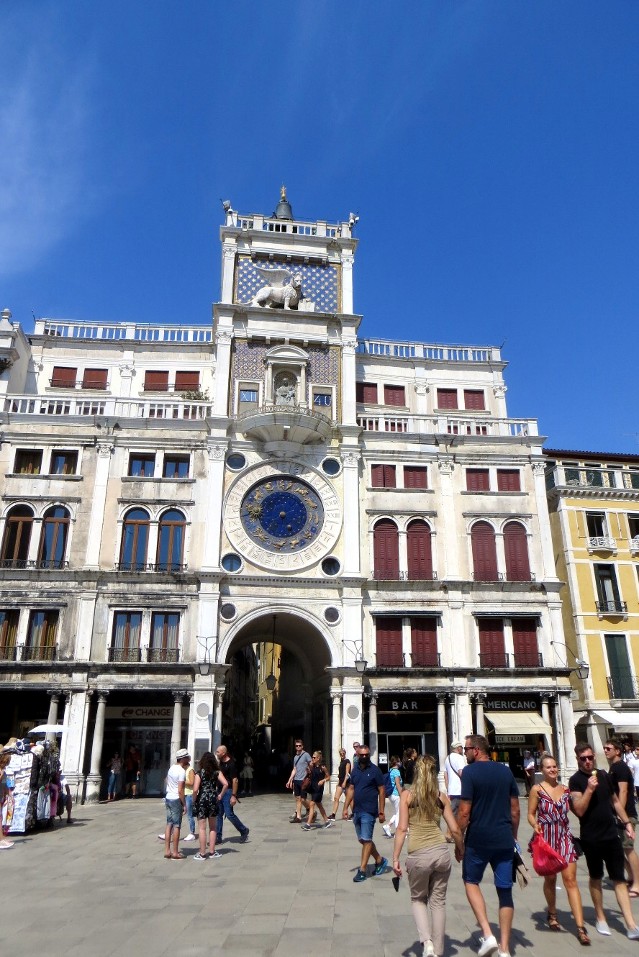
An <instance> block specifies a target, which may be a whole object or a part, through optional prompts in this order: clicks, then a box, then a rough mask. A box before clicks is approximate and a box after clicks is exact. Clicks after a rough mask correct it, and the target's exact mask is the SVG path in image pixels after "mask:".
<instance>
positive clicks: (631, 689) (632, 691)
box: [606, 672, 639, 701]
mask: <svg viewBox="0 0 639 957" xmlns="http://www.w3.org/2000/svg"><path fill="white" fill-rule="evenodd" d="M606 681H607V683H608V695H609V697H611V698H616V699H617V700H625V701H634V700H636V699H637V698H639V678H637V676H636V675H630V674H626V673H625V672H620V673H617V674H612V675H611V676H610V677H609V678H606Z"/></svg>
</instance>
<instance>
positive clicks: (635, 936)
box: [626, 927, 639, 940]
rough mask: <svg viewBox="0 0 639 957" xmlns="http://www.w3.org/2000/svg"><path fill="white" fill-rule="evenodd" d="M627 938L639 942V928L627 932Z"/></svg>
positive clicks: (632, 928)
mask: <svg viewBox="0 0 639 957" xmlns="http://www.w3.org/2000/svg"><path fill="white" fill-rule="evenodd" d="M626 937H627V938H628V940H639V927H631V928H630V930H627V931H626Z"/></svg>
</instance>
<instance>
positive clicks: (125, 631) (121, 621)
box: [109, 611, 142, 661]
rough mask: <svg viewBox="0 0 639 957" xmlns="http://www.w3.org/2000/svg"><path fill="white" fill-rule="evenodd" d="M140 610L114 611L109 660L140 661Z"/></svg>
mask: <svg viewBox="0 0 639 957" xmlns="http://www.w3.org/2000/svg"><path fill="white" fill-rule="evenodd" d="M141 631H142V612H141V611H116V613H115V614H114V616H113V634H112V636H111V647H110V648H109V661H140V633H141Z"/></svg>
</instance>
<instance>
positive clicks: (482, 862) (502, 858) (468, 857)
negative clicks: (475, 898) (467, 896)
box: [462, 847, 514, 889]
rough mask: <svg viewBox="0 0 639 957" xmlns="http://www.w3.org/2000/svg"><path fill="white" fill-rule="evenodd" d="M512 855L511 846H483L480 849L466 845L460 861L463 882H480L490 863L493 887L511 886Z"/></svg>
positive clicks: (512, 849)
mask: <svg viewBox="0 0 639 957" xmlns="http://www.w3.org/2000/svg"><path fill="white" fill-rule="evenodd" d="M513 856H514V848H513V847H506V848H503V847H497V848H485V849H482V850H481V851H479V850H475V848H472V847H466V849H465V850H464V859H463V861H462V880H463V881H464V883H465V884H481V882H482V878H483V876H484V871H485V870H486V868H487V866H488V865H489V864H490V866H491V867H492V869H493V874H494V879H495V887H501V888H504V889H505V888H507V887H512V886H513Z"/></svg>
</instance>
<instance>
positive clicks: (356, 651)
mask: <svg viewBox="0 0 639 957" xmlns="http://www.w3.org/2000/svg"><path fill="white" fill-rule="evenodd" d="M342 641H343V644H344V645H346V647H348V648H350V650H351V651H352V652H353V655H354V657H355V671H356V672H357V674H358V675H363V674H364V672H365V671H366V666H367V665H368V662H367V660H366V658H365V657H364V642H363V641H356V640H350V639H348V638H344V639H342Z"/></svg>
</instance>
